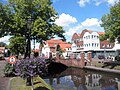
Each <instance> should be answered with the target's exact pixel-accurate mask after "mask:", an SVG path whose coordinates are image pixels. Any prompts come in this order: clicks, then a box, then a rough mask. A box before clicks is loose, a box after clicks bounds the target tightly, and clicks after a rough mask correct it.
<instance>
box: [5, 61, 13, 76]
mask: <svg viewBox="0 0 120 90" xmlns="http://www.w3.org/2000/svg"><path fill="white" fill-rule="evenodd" d="M4 74H5V76H14V75H15V74H14V66H13V65H11V64H9V63H6V65H5V68H4Z"/></svg>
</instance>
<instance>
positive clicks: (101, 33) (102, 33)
mask: <svg viewBox="0 0 120 90" xmlns="http://www.w3.org/2000/svg"><path fill="white" fill-rule="evenodd" d="M97 33H98V34H99V35H104V34H105V32H97Z"/></svg>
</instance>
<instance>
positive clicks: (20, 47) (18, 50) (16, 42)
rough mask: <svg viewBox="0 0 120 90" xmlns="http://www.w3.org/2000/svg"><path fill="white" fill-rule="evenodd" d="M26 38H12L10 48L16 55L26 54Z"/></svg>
mask: <svg viewBox="0 0 120 90" xmlns="http://www.w3.org/2000/svg"><path fill="white" fill-rule="evenodd" d="M25 44H26V42H25V38H24V37H21V36H16V37H11V38H10V44H9V46H8V47H9V48H10V50H11V52H12V53H13V54H15V55H19V54H24V52H25Z"/></svg>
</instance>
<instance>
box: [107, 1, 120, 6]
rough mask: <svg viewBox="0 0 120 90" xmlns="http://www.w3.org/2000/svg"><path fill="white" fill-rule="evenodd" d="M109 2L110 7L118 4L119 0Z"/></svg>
mask: <svg viewBox="0 0 120 90" xmlns="http://www.w3.org/2000/svg"><path fill="white" fill-rule="evenodd" d="M107 2H108V4H109V5H112V6H113V5H114V4H115V3H118V2H119V0H107Z"/></svg>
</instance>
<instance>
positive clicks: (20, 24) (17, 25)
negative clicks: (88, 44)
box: [5, 0, 65, 57]
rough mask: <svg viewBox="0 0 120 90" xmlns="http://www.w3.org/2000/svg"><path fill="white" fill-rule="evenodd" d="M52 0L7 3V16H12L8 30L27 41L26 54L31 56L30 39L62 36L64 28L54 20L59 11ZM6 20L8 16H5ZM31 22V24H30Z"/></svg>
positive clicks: (14, 0) (23, 0) (24, 0)
mask: <svg viewBox="0 0 120 90" xmlns="http://www.w3.org/2000/svg"><path fill="white" fill-rule="evenodd" d="M51 5H52V2H51V1H50V0H9V1H8V5H6V8H7V10H8V11H7V12H9V14H7V15H8V16H7V18H8V17H10V18H9V19H10V20H9V23H8V24H7V25H8V26H9V29H8V32H9V34H10V35H13V36H22V37H24V38H25V41H26V46H27V47H26V54H25V56H29V57H30V51H31V48H30V47H31V46H30V41H31V40H32V39H36V40H37V41H39V42H42V40H48V39H50V38H51V37H53V36H54V35H57V36H59V37H62V38H63V39H64V40H65V37H64V35H63V33H64V30H63V28H62V27H60V26H57V25H56V24H55V23H54V22H55V19H56V18H57V12H56V11H55V10H54V8H53V7H52V6H51ZM5 20H6V18H5ZM28 24H29V25H28Z"/></svg>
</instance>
